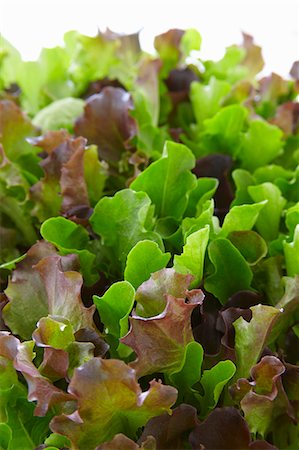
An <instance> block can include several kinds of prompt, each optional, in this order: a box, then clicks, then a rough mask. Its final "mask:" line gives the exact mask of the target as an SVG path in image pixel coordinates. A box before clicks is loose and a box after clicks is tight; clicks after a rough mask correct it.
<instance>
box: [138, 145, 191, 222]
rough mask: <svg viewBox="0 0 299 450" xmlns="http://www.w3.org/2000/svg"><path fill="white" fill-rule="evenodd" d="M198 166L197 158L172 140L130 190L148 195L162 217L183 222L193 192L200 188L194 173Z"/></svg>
mask: <svg viewBox="0 0 299 450" xmlns="http://www.w3.org/2000/svg"><path fill="white" fill-rule="evenodd" d="M194 165H195V159H194V156H193V155H192V153H191V151H190V150H189V149H188V148H187V147H185V146H183V145H182V144H176V143H174V142H169V141H168V142H166V144H165V147H164V151H163V154H162V157H161V158H160V159H159V160H158V161H155V162H154V163H152V164H151V165H150V166H149V167H148V168H147V169H146V170H144V171H143V172H142V173H141V174H140V175H139V176H138V177H137V178H136V179H135V180H134V181H133V183H131V185H130V187H131V189H134V190H135V191H143V192H146V193H147V194H148V196H149V197H150V199H151V200H152V202H153V204H154V205H155V213H156V215H157V216H158V217H174V218H176V219H180V218H181V217H182V215H183V213H184V211H185V209H186V207H187V204H188V198H189V193H190V191H192V190H193V189H194V188H195V186H196V184H195V176H194V175H193V174H191V172H190V171H191V169H193V167H194ZM153 179H155V180H156V181H155V183H154V184H153V183H152V180H153Z"/></svg>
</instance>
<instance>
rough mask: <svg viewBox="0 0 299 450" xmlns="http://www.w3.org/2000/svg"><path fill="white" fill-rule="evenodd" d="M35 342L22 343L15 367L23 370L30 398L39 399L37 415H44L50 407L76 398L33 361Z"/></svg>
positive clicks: (20, 370) (19, 346) (32, 399)
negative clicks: (53, 382)
mask: <svg viewBox="0 0 299 450" xmlns="http://www.w3.org/2000/svg"><path fill="white" fill-rule="evenodd" d="M33 347H34V342H33V341H27V342H23V343H20V344H19V345H18V349H17V355H16V357H15V360H14V367H15V369H16V370H18V371H19V372H21V373H22V374H23V376H24V378H25V379H26V381H27V384H28V400H29V401H37V405H36V408H35V411H34V414H35V415H36V416H44V415H45V414H47V412H48V411H49V409H50V408H52V407H53V406H54V405H57V404H59V403H65V402H69V401H72V400H75V398H74V397H73V396H72V395H71V394H68V393H66V392H64V391H62V390H61V389H59V388H57V387H56V386H54V385H53V384H52V383H51V382H50V381H49V380H48V379H47V378H45V377H43V376H42V375H41V374H40V372H39V371H38V369H37V368H36V367H35V366H34V364H33V363H32V360H33V358H34V357H35V354H34V352H33Z"/></svg>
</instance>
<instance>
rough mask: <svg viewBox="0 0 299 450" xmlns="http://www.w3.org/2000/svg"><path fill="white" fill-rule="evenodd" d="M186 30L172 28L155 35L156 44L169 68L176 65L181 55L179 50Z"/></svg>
mask: <svg viewBox="0 0 299 450" xmlns="http://www.w3.org/2000/svg"><path fill="white" fill-rule="evenodd" d="M183 36H184V30H179V29H176V28H174V29H171V30H168V31H167V32H166V33H162V34H160V35H159V36H156V37H155V41H154V45H155V49H156V50H157V51H158V53H159V56H160V58H161V60H162V61H163V63H164V64H167V66H168V67H167V69H168V70H169V68H172V67H175V66H176V64H177V63H178V62H179V59H180V57H181V52H180V50H179V47H180V43H181V40H182V37H183Z"/></svg>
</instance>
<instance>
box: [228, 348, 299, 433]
mask: <svg viewBox="0 0 299 450" xmlns="http://www.w3.org/2000/svg"><path fill="white" fill-rule="evenodd" d="M284 372H285V366H284V365H283V364H282V362H281V361H280V360H279V359H278V358H276V357H275V356H264V357H263V358H262V359H261V361H260V362H259V363H258V364H256V365H255V366H253V367H252V369H251V371H250V376H251V379H252V381H250V382H249V381H247V380H246V379H244V378H241V379H240V380H238V381H237V383H236V385H235V386H232V388H231V394H232V396H233V398H236V399H238V398H239V400H240V406H241V408H242V410H243V412H244V414H245V419H246V421H247V423H248V425H249V428H250V431H251V432H252V433H259V434H260V435H261V436H265V435H267V433H268V432H269V431H273V430H274V429H275V426H276V425H275V424H276V422H279V420H280V418H281V416H283V415H285V414H286V415H288V416H289V419H290V423H291V421H292V420H293V421H296V415H295V411H294V409H293V408H292V405H291V403H290V402H289V400H288V397H287V395H286V392H285V390H284V387H283V384H282V379H281V375H282V374H283V373H284Z"/></svg>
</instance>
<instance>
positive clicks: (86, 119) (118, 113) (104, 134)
mask: <svg viewBox="0 0 299 450" xmlns="http://www.w3.org/2000/svg"><path fill="white" fill-rule="evenodd" d="M132 108H133V103H132V99H131V97H130V94H129V93H128V92H126V91H124V90H123V89H121V88H113V87H110V86H108V87H106V88H104V89H103V90H102V91H101V93H99V94H95V95H93V96H92V97H90V98H89V99H88V100H87V102H86V106H85V111H84V115H83V116H82V117H80V118H79V119H78V120H77V121H76V123H75V133H76V135H77V136H84V137H86V138H87V140H88V143H89V144H96V145H97V146H98V151H99V156H100V158H101V159H104V160H105V161H109V162H111V163H114V164H115V163H117V161H119V160H120V159H121V155H122V153H123V152H125V151H127V150H128V149H129V148H130V146H129V141H130V140H131V139H132V138H133V137H134V136H135V135H136V133H137V127H136V121H135V119H133V117H131V116H130V114H129V113H130V110H132Z"/></svg>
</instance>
